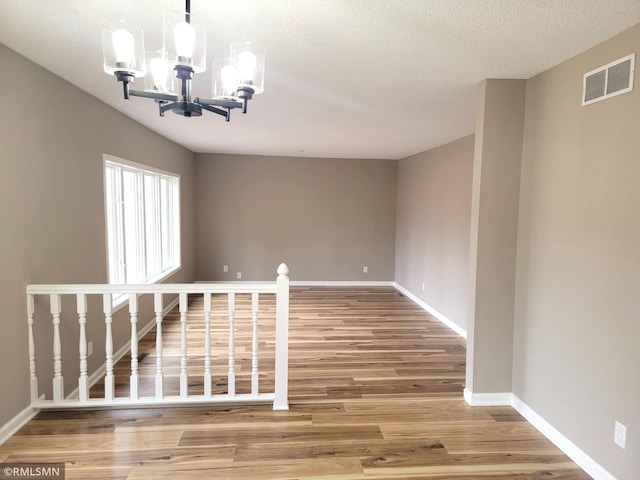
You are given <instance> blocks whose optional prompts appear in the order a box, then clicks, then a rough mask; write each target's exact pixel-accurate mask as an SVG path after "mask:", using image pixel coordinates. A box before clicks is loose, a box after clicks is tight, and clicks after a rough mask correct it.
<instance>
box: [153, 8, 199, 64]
mask: <svg viewBox="0 0 640 480" xmlns="http://www.w3.org/2000/svg"><path fill="white" fill-rule="evenodd" d="M187 20H189V21H188V22H187ZM162 34H163V45H164V50H163V51H164V53H165V58H166V59H167V61H168V62H170V63H171V64H173V65H186V66H189V67H191V68H193V71H194V72H196V73H201V72H204V71H205V70H206V69H207V63H206V45H207V36H206V35H207V30H206V25H205V23H204V22H200V21H199V20H198V18H197V17H194V16H193V14H186V13H185V12H168V13H165V14H164V21H163V28H162Z"/></svg>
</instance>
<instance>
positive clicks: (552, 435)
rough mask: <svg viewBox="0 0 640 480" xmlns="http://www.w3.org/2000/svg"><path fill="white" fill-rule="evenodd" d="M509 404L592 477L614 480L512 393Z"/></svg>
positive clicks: (601, 479) (614, 478)
mask: <svg viewBox="0 0 640 480" xmlns="http://www.w3.org/2000/svg"><path fill="white" fill-rule="evenodd" d="M511 406H512V407H513V408H514V409H515V410H516V411H517V412H518V413H519V414H520V415H522V416H523V417H524V418H525V419H526V420H527V421H528V422H529V423H530V424H531V425H533V426H534V427H536V428H537V429H538V430H539V431H540V433H542V434H543V435H544V436H545V437H547V438H548V439H549V440H550V441H551V442H553V443H554V444H555V446H556V447H558V448H559V449H560V450H562V451H563V452H564V453H565V455H567V456H568V457H569V458H570V459H571V460H573V461H574V462H576V463H577V464H578V465H579V466H580V468H582V469H583V470H584V471H585V472H587V473H588V474H589V475H591V476H592V477H593V478H594V479H596V480H616V477H614V476H613V475H612V474H611V473H609V472H608V471H607V470H606V469H605V468H604V467H603V466H602V465H600V464H599V463H598V462H596V461H595V460H594V459H593V458H591V457H590V456H589V455H587V454H586V453H585V452H584V450H582V449H581V448H580V447H578V446H577V445H576V444H575V443H573V442H572V441H571V440H569V439H568V438H567V437H565V436H564V435H563V434H562V433H560V432H559V431H558V430H557V429H556V428H555V427H553V426H552V425H551V424H550V423H549V422H547V421H546V420H545V419H544V418H542V417H541V416H540V415H538V414H537V413H536V412H535V411H534V410H533V409H532V408H531V407H529V406H528V405H527V404H526V403H524V402H523V401H522V400H520V399H519V398H518V397H517V396H516V395H513V394H512V395H511Z"/></svg>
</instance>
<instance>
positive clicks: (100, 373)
mask: <svg viewBox="0 0 640 480" xmlns="http://www.w3.org/2000/svg"><path fill="white" fill-rule="evenodd" d="M179 302H180V298H179V297H176V298H175V299H174V300H172V301H171V302H169V304H168V305H167V306H166V307H164V309H163V310H162V316H163V317H164V316H165V315H167V314H168V313H169V312H170V311H171V310H173V309H174V307H175V306H176V305H178V303H179ZM155 326H156V319H155V317H154V318H152V319H151V320H149V322H148V323H147V324H146V325H145V326H144V327H142V328H141V329H140V330H138V335H137V336H138V341H140V340H142V338H143V337H144V336H145V335H146V334H147V333H149V332H150V331H151V330H152V329H153V327H155ZM130 350H131V340H129V341H128V342H127V343H125V344H124V345H123V346H122V347H120V348H119V349H118V351H116V352H115V353H114V354H113V364H114V365H115V364H116V363H118V362H119V361H120V359H122V357H124V356H125V355H126V354H127V352H129V351H130ZM106 373H107V362H106V360H105V363H103V364H102V365H100V366H99V367H98V368H97V369H96V370H95V371H94V372H93V373H92V374H91V375H90V376H89V378H88V383H89V388H91V387H93V386H94V385H95V384H96V383H97V382H98V381H99V380H101V379H102V378H103V377H104V376H105V374H106ZM79 393H80V392H79V390H78V387H76V389H75V390H73V391H72V392H71V393H69V395H67V396H66V398H78V396H79Z"/></svg>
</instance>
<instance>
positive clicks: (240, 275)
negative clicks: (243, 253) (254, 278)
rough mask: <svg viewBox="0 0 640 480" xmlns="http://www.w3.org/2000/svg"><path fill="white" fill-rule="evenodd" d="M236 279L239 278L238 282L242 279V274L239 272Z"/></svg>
mask: <svg viewBox="0 0 640 480" xmlns="http://www.w3.org/2000/svg"><path fill="white" fill-rule="evenodd" d="M236 277H237V278H238V280H240V279H242V272H238V273H237V274H236Z"/></svg>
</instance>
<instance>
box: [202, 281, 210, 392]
mask: <svg viewBox="0 0 640 480" xmlns="http://www.w3.org/2000/svg"><path fill="white" fill-rule="evenodd" d="M204 396H205V397H210V396H211V294H210V293H205V294H204Z"/></svg>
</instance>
